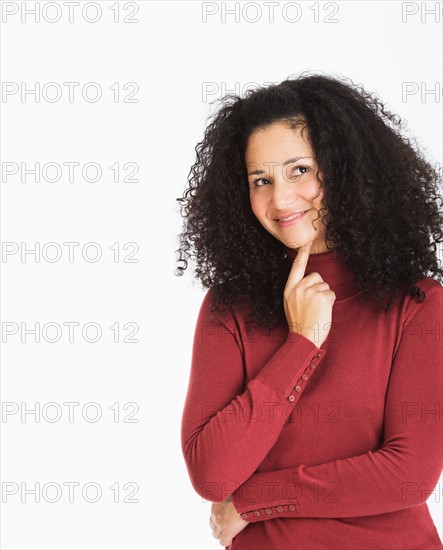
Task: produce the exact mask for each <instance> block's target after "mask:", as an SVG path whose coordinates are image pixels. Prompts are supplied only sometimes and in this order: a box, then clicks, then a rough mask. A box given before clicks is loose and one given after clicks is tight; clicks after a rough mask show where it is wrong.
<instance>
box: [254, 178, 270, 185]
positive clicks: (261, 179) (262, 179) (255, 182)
mask: <svg viewBox="0 0 443 550" xmlns="http://www.w3.org/2000/svg"><path fill="white" fill-rule="evenodd" d="M259 181H269V180H267V179H266V178H260V179H258V180H255V181H254V187H263V186H262V185H259V184H258V182H259Z"/></svg>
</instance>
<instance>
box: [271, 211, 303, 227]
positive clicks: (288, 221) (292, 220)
mask: <svg viewBox="0 0 443 550" xmlns="http://www.w3.org/2000/svg"><path fill="white" fill-rule="evenodd" d="M309 211H310V209H309V210H305V212H301V213H300V214H294V215H293V216H289V217H287V218H282V219H280V220H275V221H276V223H277V225H278V226H279V227H288V226H289V225H294V224H296V223H297V222H298V221H300V220H301V219H302V218H304V217H305V215H306V214H307V213H308V212H309Z"/></svg>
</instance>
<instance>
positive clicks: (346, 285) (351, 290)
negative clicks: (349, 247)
mask: <svg viewBox="0 0 443 550" xmlns="http://www.w3.org/2000/svg"><path fill="white" fill-rule="evenodd" d="M284 248H285V253H286V255H287V257H286V259H285V260H286V261H287V262H289V263H291V262H293V261H294V258H295V256H296V255H297V251H296V250H293V249H292V248H289V247H288V246H285V247H284ZM314 271H316V272H317V273H319V274H320V275H321V277H322V279H323V280H324V281H325V282H326V283H328V285H329V287H330V288H331V290H333V291H334V292H335V295H336V299H335V302H334V303H337V302H339V301H343V300H346V299H348V298H351V297H353V296H356V295H357V294H360V291H359V290H358V287H357V281H356V279H355V276H354V273H353V272H352V271H350V270H349V269H348V267H347V266H346V265H345V263H344V262H343V258H342V256H341V254H340V251H339V250H338V249H336V248H334V249H332V250H328V251H327V252H323V253H321V254H309V258H308V263H307V264H306V270H305V276H306V275H309V273H312V272H314Z"/></svg>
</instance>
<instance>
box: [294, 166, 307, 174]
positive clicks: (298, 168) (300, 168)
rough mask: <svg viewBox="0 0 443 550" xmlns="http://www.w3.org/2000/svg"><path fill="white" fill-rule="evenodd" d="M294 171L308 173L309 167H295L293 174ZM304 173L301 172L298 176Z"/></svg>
mask: <svg viewBox="0 0 443 550" xmlns="http://www.w3.org/2000/svg"><path fill="white" fill-rule="evenodd" d="M296 170H306V172H308V171H309V167H308V166H296V167H295V168H294V172H295V171H296ZM306 172H302V173H301V174H300V175H303V174H306Z"/></svg>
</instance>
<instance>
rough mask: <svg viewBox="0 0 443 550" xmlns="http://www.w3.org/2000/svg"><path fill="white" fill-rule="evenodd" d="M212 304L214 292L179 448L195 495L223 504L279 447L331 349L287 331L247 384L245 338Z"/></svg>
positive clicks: (201, 319) (198, 334)
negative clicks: (215, 316)
mask: <svg viewBox="0 0 443 550" xmlns="http://www.w3.org/2000/svg"><path fill="white" fill-rule="evenodd" d="M211 298H212V290H209V291H208V292H207V293H206V295H205V297H204V299H203V302H202V305H201V307H200V312H199V315H198V319H197V323H196V328H195V335H194V343H193V351H192V364H191V372H190V377H189V384H188V389H187V394H186V399H185V405H184V410H183V415H182V422H181V445H182V451H183V456H184V459H185V462H186V466H187V469H188V473H189V476H190V479H191V483H192V485H193V487H194V489H195V490H196V492H197V493H198V494H199V495H200V496H202V497H203V498H205V499H207V500H210V501H212V502H221V501H224V500H225V499H226V498H227V497H228V496H229V495H230V494H231V493H232V492H233V491H235V489H237V487H239V486H240V485H242V483H244V482H245V481H246V480H247V479H248V478H249V477H250V476H251V475H252V474H253V473H254V472H255V470H256V469H257V467H258V466H259V465H260V463H261V462H262V461H263V459H264V458H265V457H266V455H267V454H268V452H269V451H270V449H271V448H272V447H273V445H274V444H275V442H276V440H277V438H278V436H279V434H280V433H281V431H282V429H283V426H284V424H285V422H286V420H287V418H288V417H289V415H290V414H291V412H292V410H293V408H294V406H295V405H296V404H297V403H298V400H299V399H300V396H301V395H302V394H303V391H304V388H305V387H306V385H307V384H309V381H310V378H311V376H312V374H313V372H314V370H315V367H317V366H318V365H319V363H321V359H322V358H323V356H324V354H325V350H324V349H322V348H318V347H317V346H316V345H315V344H314V343H313V342H311V341H310V340H308V339H307V338H305V337H304V336H300V335H298V334H296V333H291V332H288V337H287V339H286V340H285V341H284V343H283V345H282V346H281V347H280V348H279V349H278V350H277V352H276V353H275V354H274V355H273V356H272V357H271V358H270V359H269V360H268V361H267V363H266V364H265V365H264V366H263V368H262V369H261V370H260V372H259V373H258V375H257V376H256V377H255V378H253V379H252V380H250V381H249V383H248V384H247V385H246V386H244V373H245V369H244V357H243V353H242V344H241V338H240V335H239V334H238V330H236V328H235V322H234V320H233V319H231V321H229V320H228V321H227V322H226V324H224V325H223V327H220V326H218V325H217V324H216V323H215V322H214V321H213V320H212V318H211V314H210V306H211ZM243 337H244V335H243ZM319 368H321V366H320V367H319ZM302 376H303V378H302ZM295 387H296V389H294V388H295Z"/></svg>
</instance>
